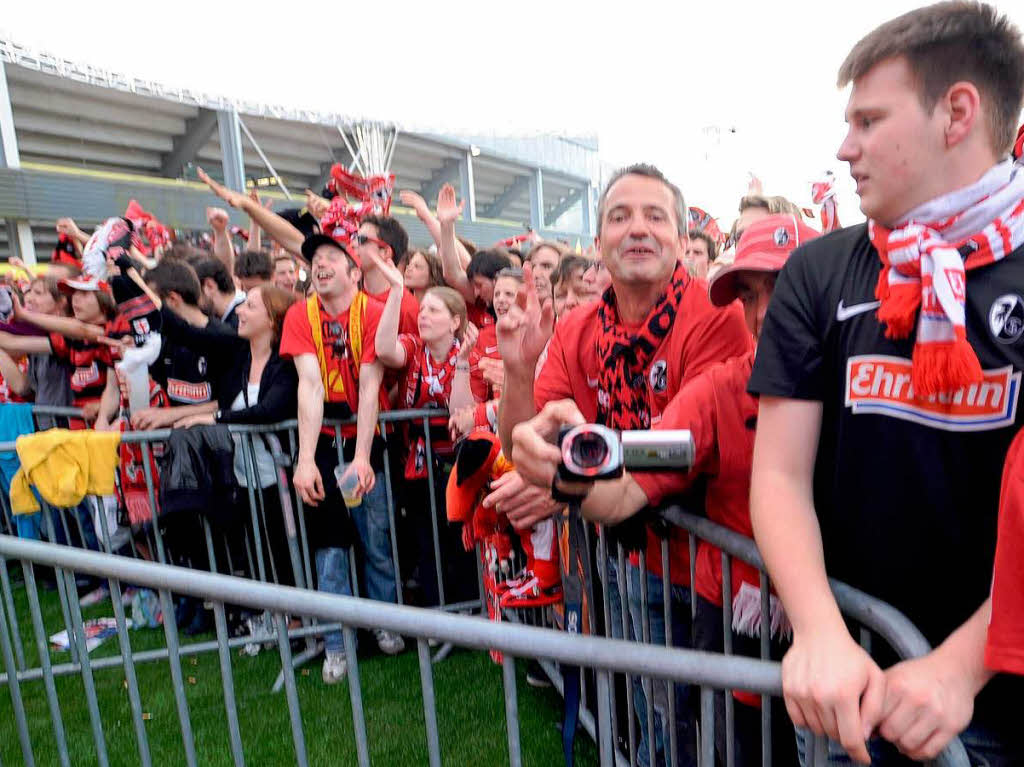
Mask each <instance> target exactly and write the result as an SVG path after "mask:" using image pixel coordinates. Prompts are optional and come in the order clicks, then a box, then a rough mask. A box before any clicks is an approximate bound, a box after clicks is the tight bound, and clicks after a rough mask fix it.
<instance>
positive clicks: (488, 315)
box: [466, 301, 495, 333]
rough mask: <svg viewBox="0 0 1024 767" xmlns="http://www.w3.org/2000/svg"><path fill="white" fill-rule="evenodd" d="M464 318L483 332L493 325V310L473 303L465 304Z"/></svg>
mask: <svg viewBox="0 0 1024 767" xmlns="http://www.w3.org/2000/svg"><path fill="white" fill-rule="evenodd" d="M466 318H467V319H468V320H469V321H470V322H472V323H473V324H474V325H476V328H477V330H479V331H481V333H482V332H483V329H484V328H486V327H489V326H491V325H493V324H494V322H495V320H494V310H493V309H492V308H491V307H489V306H486V305H485V304H481V303H478V302H476V301H474V302H473V303H469V302H468V301H467V302H466Z"/></svg>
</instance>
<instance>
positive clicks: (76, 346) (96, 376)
mask: <svg viewBox="0 0 1024 767" xmlns="http://www.w3.org/2000/svg"><path fill="white" fill-rule="evenodd" d="M50 348H51V349H52V350H53V356H54V357H58V358H60V359H63V360H67V361H68V362H70V363H71V364H72V365H73V366H74V368H75V369H74V370H73V371H72V373H71V396H72V397H73V402H72V404H73V405H74V406H75V407H82V406H84V405H86V404H88V403H90V402H95V401H96V400H98V399H99V398H100V397H102V396H103V390H104V389H105V388H107V374H108V372H109V370H110V368H112V367H114V362H116V356H115V355H116V352H114V350H113V349H112V348H111V347H109V346H105V345H104V344H97V343H91V342H89V341H81V340H79V339H77V338H65V337H64V336H62V335H61V334H60V333H51V334H50Z"/></svg>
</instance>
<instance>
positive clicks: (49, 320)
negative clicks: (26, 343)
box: [4, 298, 106, 351]
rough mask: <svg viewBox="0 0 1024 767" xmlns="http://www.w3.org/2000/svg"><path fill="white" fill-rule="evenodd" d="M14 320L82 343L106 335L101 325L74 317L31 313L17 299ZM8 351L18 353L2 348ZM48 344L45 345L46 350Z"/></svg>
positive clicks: (10, 348)
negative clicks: (76, 339)
mask: <svg viewBox="0 0 1024 767" xmlns="http://www.w3.org/2000/svg"><path fill="white" fill-rule="evenodd" d="M12 303H13V305H14V313H13V316H14V319H15V320H19V321H21V322H28V323H31V324H32V325H35V326H36V327H37V328H41V329H42V330H45V331H46V332H47V333H60V334H61V335H62V336H66V337H67V338H78V339H80V340H82V341H95V340H97V339H98V338H102V337H103V336H104V335H106V333H105V331H104V329H103V326H102V325H92V324H90V323H88V322H82V321H81V320H77V319H75V318H74V317H57V316H54V315H52V314H43V313H41V312H33V311H31V310H29V309H26V308H25V307H24V306H22V305H21V302H20V301H18V299H17V298H14V300H13V302H12ZM4 348H6V349H8V351H18V350H17V349H14V348H12V347H9V346H6V347H4ZM48 348H49V344H47V349H48Z"/></svg>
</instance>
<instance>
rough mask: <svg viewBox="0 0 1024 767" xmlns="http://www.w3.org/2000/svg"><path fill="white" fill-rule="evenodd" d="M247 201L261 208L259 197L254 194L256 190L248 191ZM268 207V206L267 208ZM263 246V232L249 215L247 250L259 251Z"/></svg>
mask: <svg viewBox="0 0 1024 767" xmlns="http://www.w3.org/2000/svg"><path fill="white" fill-rule="evenodd" d="M249 199H250V200H252V202H253V204H255V205H259V206H260V207H261V208H262V207H263V204H262V203H261V202H260V196H259V194H257V193H256V188H255V187H253V188H252V189H250V190H249ZM268 207H269V206H268ZM262 245H263V232H262V230H261V229H260V225H259V224H258V223H256V219H254V218H253V217H252V214H250V215H249V249H250V250H260V247H261V246H262Z"/></svg>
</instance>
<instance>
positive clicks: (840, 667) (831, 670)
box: [750, 396, 885, 764]
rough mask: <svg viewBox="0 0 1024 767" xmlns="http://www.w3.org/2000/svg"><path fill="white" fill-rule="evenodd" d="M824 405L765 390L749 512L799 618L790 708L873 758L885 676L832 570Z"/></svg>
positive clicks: (789, 657)
mask: <svg viewBox="0 0 1024 767" xmlns="http://www.w3.org/2000/svg"><path fill="white" fill-rule="evenodd" d="M821 413H822V406H821V403H820V402H813V401H803V400H791V399H783V398H779V397H768V396H762V397H761V402H760V410H759V413H758V419H757V435H756V438H755V442H754V468H753V474H752V476H751V488H750V516H751V521H752V523H753V527H754V537H755V539H756V540H757V545H758V548H759V549H760V550H761V555H762V556H763V557H764V562H765V565H766V567H767V568H768V574H769V575H770V576H771V578H772V581H773V583H774V584H775V588H776V590H777V591H778V593H779V597H780V598H781V599H782V604H783V606H784V607H785V609H786V614H787V615H788V616H789V618H790V621H791V622H792V624H793V645H792V647H791V648H790V650H789V652H787V653H786V656H785V658H784V659H783V663H782V687H783V695H784V697H785V701H786V710H787V711H788V712H789V715H790V718H791V719H792V720H793V724H795V725H796V726H797V727H808V728H810V729H811V730H813V731H815V732H818V733H822V732H824V734H827V735H828V736H829V737H830V738H832V739H833V740H837V741H839V742H840V743H841V744H842V746H843V748H844V749H846V751H847V753H849V754H850V756H852V757H853V758H855V759H857V760H858V761H860V762H862V763H865V764H867V763H870V757H869V756H868V751H867V747H866V745H865V740H866V738H867V737H868V735H870V733H871V732H872V730H874V728H875V725H876V724H877V723H878V721H879V720H880V718H881V714H882V702H883V698H884V694H885V677H884V676H883V674H882V671H881V670H880V669H879V667H878V666H877V665H876V664H875V662H874V661H873V660H872V659H871V657H870V656H869V655H868V654H867V653H866V652H865V651H864V650H863V649H862V648H861V647H860V645H858V644H857V643H856V642H855V641H854V640H853V638H852V637H851V636H850V632H849V630H848V629H847V627H846V624H845V623H844V621H843V617H842V615H841V614H840V612H839V607H838V605H837V604H836V600H835V597H834V596H833V595H832V591H831V589H830V588H829V584H828V577H827V575H826V573H825V558H824V554H823V551H822V543H821V528H820V527H819V525H818V519H817V516H816V514H815V510H814V493H813V484H814V461H815V455H816V453H817V449H818V438H819V435H820V432H821ZM794 552H798V553H796V554H795V553H794Z"/></svg>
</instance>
